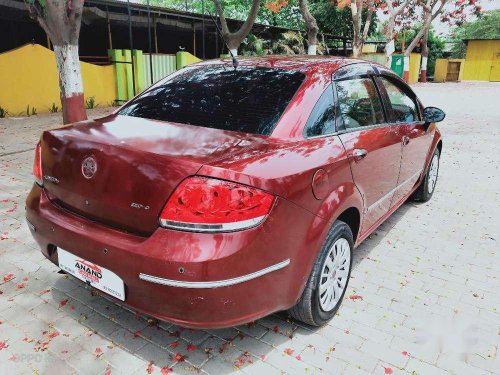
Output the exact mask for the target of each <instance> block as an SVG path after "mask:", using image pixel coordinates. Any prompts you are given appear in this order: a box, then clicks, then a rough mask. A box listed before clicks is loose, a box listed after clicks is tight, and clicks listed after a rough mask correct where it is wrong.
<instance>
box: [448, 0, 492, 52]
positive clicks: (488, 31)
mask: <svg viewBox="0 0 500 375" xmlns="http://www.w3.org/2000/svg"><path fill="white" fill-rule="evenodd" d="M452 38H453V48H452V53H451V56H452V57H455V58H463V57H465V53H466V51H467V46H466V44H465V43H464V40H465V39H500V9H497V10H492V11H490V12H485V13H484V15H483V16H482V17H480V18H477V19H476V20H474V21H472V22H466V23H464V24H462V25H460V26H457V27H455V28H454V29H453V31H452Z"/></svg>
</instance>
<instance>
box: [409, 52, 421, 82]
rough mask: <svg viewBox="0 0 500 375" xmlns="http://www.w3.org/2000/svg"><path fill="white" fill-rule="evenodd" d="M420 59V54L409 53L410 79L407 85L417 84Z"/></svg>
mask: <svg viewBox="0 0 500 375" xmlns="http://www.w3.org/2000/svg"><path fill="white" fill-rule="evenodd" d="M421 58H422V56H421V55H420V53H410V77H409V80H408V83H416V82H418V78H419V75H420V60H421Z"/></svg>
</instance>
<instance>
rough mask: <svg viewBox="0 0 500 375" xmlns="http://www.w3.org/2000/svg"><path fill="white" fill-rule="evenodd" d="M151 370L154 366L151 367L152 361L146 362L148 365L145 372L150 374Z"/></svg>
mask: <svg viewBox="0 0 500 375" xmlns="http://www.w3.org/2000/svg"><path fill="white" fill-rule="evenodd" d="M153 371H154V368H153V362H149V363H148V367H146V372H147V373H148V374H152V373H153Z"/></svg>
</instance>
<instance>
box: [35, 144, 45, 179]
mask: <svg viewBox="0 0 500 375" xmlns="http://www.w3.org/2000/svg"><path fill="white" fill-rule="evenodd" d="M33 175H34V176H35V181H36V183H37V184H38V185H40V186H41V185H43V177H42V145H41V144H40V142H38V144H37V145H36V150H35V161H34V163H33Z"/></svg>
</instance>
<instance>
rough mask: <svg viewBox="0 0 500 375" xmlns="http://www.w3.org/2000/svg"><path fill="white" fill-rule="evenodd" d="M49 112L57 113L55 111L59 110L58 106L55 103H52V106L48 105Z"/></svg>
mask: <svg viewBox="0 0 500 375" xmlns="http://www.w3.org/2000/svg"><path fill="white" fill-rule="evenodd" d="M49 112H50V113H57V112H59V107H58V106H57V105H56V103H52V107H49Z"/></svg>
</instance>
